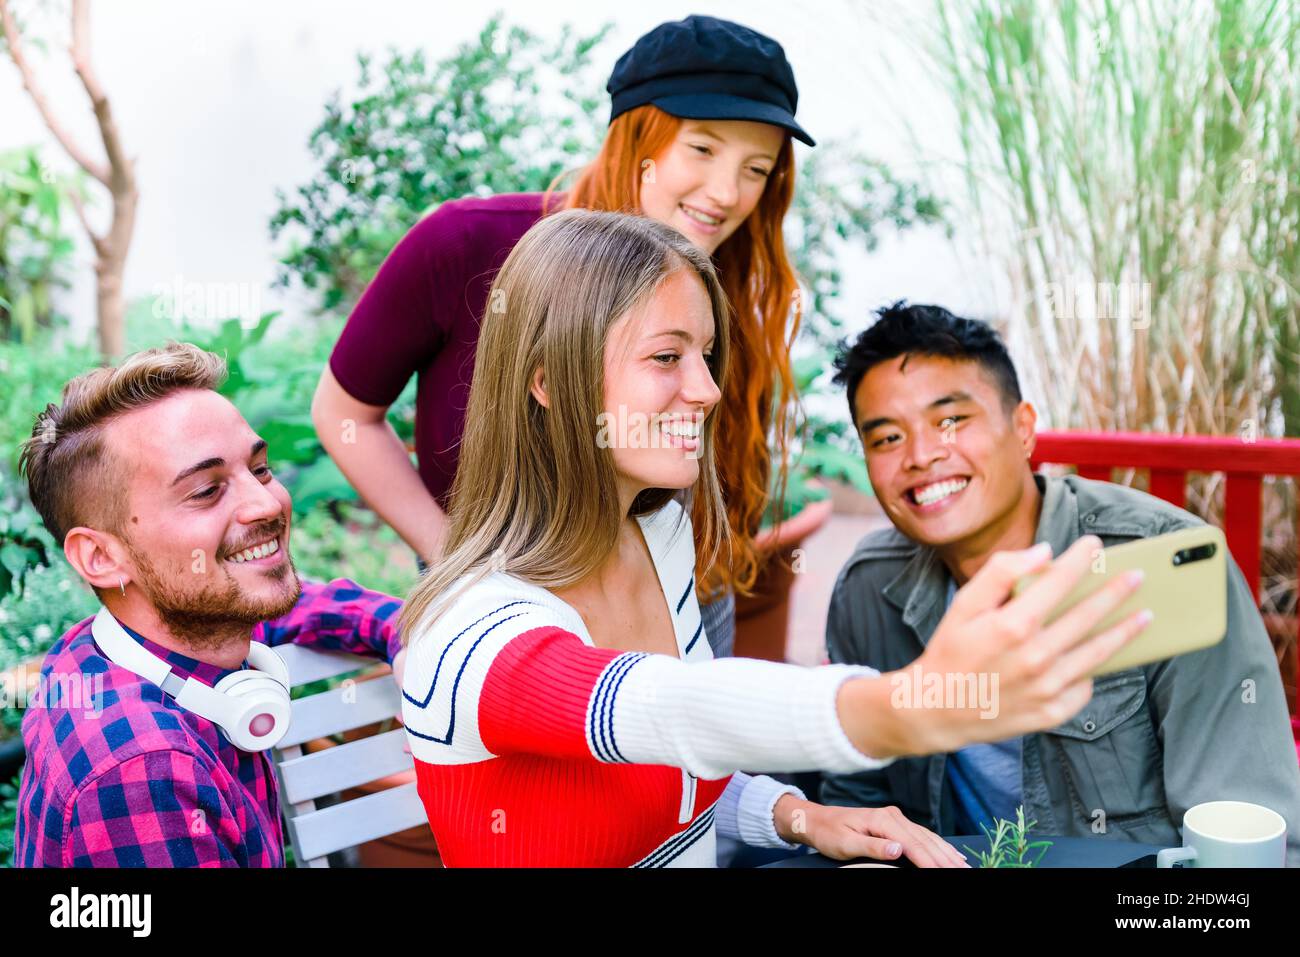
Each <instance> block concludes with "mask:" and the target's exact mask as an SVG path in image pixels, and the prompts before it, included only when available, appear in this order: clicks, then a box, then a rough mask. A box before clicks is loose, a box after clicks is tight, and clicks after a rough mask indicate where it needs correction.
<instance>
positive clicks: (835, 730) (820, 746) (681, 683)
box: [597, 655, 890, 778]
mask: <svg viewBox="0 0 1300 957" xmlns="http://www.w3.org/2000/svg"><path fill="white" fill-rule="evenodd" d="M627 657H628V656H626V655H620V656H619V658H620V659H626V658H627ZM618 664H619V659H615V661H613V662H611V663H610V665H609V668H610V669H611V670H612V669H615V668H617V666H618ZM878 673H879V672H877V671H875V670H874V669H872V668H865V667H855V666H851V665H823V666H821V667H818V668H802V667H799V666H797V665H787V664H777V663H775V662H770V661H758V660H754V659H747V658H724V659H720V660H718V661H711V662H706V663H703V664H695V665H687V664H684V663H682V662H680V661H677V660H675V659H673V658H669V657H667V656H663V655H647V656H644V657H642V658H641V659H640V660H638V661H636V662H635V663H634V664H632V665H631V666H629V667H627V670H626V674H624V675H623V676H622V678H621V680H620V681H619V682H618V684H617V688H616V693H615V694H614V695H613V697H612V700H611V701H610V702H609V705H608V708H607V709H605V710H606V711H607V712H608V713H607V716H602V715H597V717H598V718H601V721H600V723H599V724H598V726H597V727H607V728H608V729H609V730H610V731H611V737H612V738H613V739H614V740H616V741H617V742H618V750H619V753H620V756H621V757H622V758H623V759H624V760H626V761H629V762H632V763H638V764H674V765H677V766H678V767H683V768H685V769H686V770H688V771H690V772H691V773H692V774H695V775H696V776H698V777H703V778H718V777H722V776H723V775H724V774H728V773H731V772H732V771H735V770H737V769H738V767H744V768H749V769H753V770H762V771H811V770H822V771H832V772H836V773H847V772H851V771H868V770H875V769H877V768H882V767H884V766H885V765H887V764H889V763H890V759H878V758H872V757H868V756H867V755H865V754H863V753H862V752H860V751H859V750H858V749H857V748H855V747H854V746H853V744H852V742H850V741H849V739H848V736H847V735H846V734H845V733H844V729H843V728H842V727H841V726H840V721H839V716H838V715H837V713H836V708H835V698H836V694H837V693H838V691H839V688H840V685H842V684H843V683H844V682H845V681H846V680H848V679H850V678H854V677H862V676H875V675H877V674H878ZM665 759H668V760H665Z"/></svg>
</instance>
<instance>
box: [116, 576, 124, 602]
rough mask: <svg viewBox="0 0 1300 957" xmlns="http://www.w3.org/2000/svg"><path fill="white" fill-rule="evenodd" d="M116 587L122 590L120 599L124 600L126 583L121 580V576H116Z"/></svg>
mask: <svg viewBox="0 0 1300 957" xmlns="http://www.w3.org/2000/svg"><path fill="white" fill-rule="evenodd" d="M117 587H118V588H120V589H122V597H123V598H125V597H126V582H125V581H124V580H123V579H122V576H121V575H118V576H117Z"/></svg>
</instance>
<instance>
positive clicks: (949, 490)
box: [903, 476, 970, 510]
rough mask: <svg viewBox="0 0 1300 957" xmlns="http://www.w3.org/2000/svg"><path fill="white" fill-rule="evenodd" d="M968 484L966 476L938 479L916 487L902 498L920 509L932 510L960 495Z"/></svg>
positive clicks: (910, 489)
mask: <svg viewBox="0 0 1300 957" xmlns="http://www.w3.org/2000/svg"><path fill="white" fill-rule="evenodd" d="M969 484H970V478H969V477H967V476H957V477H954V478H946V479H940V480H939V481H937V482H930V483H927V484H925V485H917V486H915V487H913V488H909V489H908V490H907V491H906V492H904V493H903V497H904V498H905V499H907V501H908V502H910V503H911V504H912V505H914V506H916V507H917V508H920V509H927V510H928V509H932V508H936V507H938V506H940V505H944V504H947V503H948V502H949V501H951V500H952V499H953V498H955V497H956V496H958V495H960V494H961V493H962V491H964V490H965V488H966V486H967V485H969Z"/></svg>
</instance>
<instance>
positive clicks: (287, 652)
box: [275, 644, 380, 688]
mask: <svg viewBox="0 0 1300 957" xmlns="http://www.w3.org/2000/svg"><path fill="white" fill-rule="evenodd" d="M275 651H276V654H278V655H279V656H280V657H281V658H282V659H283V660H284V664H285V667H287V668H288V669H289V685H290V687H293V688H296V687H298V686H299V685H305V684H308V683H310V682H312V681H320V680H321V679H322V678H333V677H336V676H337V675H342V674H347V673H348V672H349V671H360V670H361V669H363V668H373V667H374V666H375V665H377V664H380V661H379V659H378V658H368V657H366V656H365V655H353V654H349V653H347V652H343V651H321V650H319V649H316V648H308V647H306V646H305V645H295V644H284V645H276V646H275Z"/></svg>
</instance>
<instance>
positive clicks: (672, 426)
mask: <svg viewBox="0 0 1300 957" xmlns="http://www.w3.org/2000/svg"><path fill="white" fill-rule="evenodd" d="M661 427H662V428H663V430H664V431H665V432H667V433H668V434H669V435H674V436H676V437H677V438H682V439H698V438H699V437H700V424H699V423H698V422H673V423H667V422H665V423H664V424H663V425H662V426H661Z"/></svg>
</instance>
